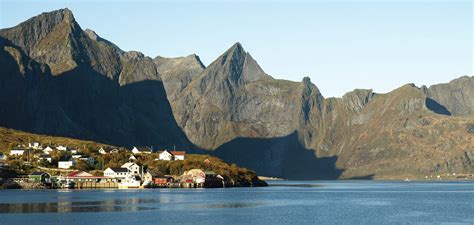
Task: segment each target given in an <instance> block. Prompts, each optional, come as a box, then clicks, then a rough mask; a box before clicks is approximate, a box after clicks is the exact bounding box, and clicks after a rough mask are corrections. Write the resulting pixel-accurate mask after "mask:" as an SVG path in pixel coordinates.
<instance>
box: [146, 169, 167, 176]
mask: <svg viewBox="0 0 474 225" xmlns="http://www.w3.org/2000/svg"><path fill="white" fill-rule="evenodd" d="M147 172H148V173H149V174H150V175H151V176H152V177H162V178H164V177H165V175H164V174H163V173H161V172H160V171H158V170H156V169H149V170H148V171H147Z"/></svg>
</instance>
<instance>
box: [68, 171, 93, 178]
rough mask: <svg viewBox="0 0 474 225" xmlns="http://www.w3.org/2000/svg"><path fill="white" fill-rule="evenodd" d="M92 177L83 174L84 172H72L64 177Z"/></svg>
mask: <svg viewBox="0 0 474 225" xmlns="http://www.w3.org/2000/svg"><path fill="white" fill-rule="evenodd" d="M93 176H94V175H92V174H90V173H88V172H84V171H74V172H72V173H70V174H68V175H66V177H93Z"/></svg>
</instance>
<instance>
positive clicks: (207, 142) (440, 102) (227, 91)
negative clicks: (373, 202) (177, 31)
mask: <svg viewBox="0 0 474 225" xmlns="http://www.w3.org/2000/svg"><path fill="white" fill-rule="evenodd" d="M0 59H1V61H0V71H2V73H1V75H0V76H1V81H0V103H1V104H0V126H4V127H9V128H15V129H20V130H23V131H29V132H34V133H39V134H47V135H55V136H68V137H74V138H81V139H88V140H94V141H98V142H102V143H108V144H113V145H118V146H127V147H130V146H132V145H151V146H154V147H156V148H160V147H172V146H173V145H176V146H177V147H178V148H185V149H191V151H199V152H202V151H205V152H206V153H209V154H212V155H215V156H218V157H219V158H222V159H224V160H226V161H229V162H235V163H237V164H239V165H241V166H245V167H248V168H251V169H253V170H255V171H256V172H257V173H258V174H262V175H266V176H275V177H283V178H290V179H337V178H369V179H370V178H374V179H400V178H403V179H404V178H405V177H413V178H422V177H424V176H427V175H435V174H439V173H453V172H455V173H458V174H462V173H466V174H472V173H474V138H473V136H474V113H473V99H474V96H473V94H474V92H473V87H474V85H473V82H474V78H473V77H468V76H465V77H461V78H459V79H456V80H454V81H451V82H450V83H447V84H438V85H433V86H431V87H425V86H423V87H420V88H419V87H416V86H415V85H413V84H407V85H404V86H402V87H400V88H397V89H395V90H393V91H391V92H389V93H385V94H381V93H374V92H373V91H372V90H365V89H356V90H354V91H351V92H349V93H346V94H345V95H344V96H342V97H341V98H324V96H323V95H322V94H321V92H320V91H319V89H318V88H317V86H316V85H315V84H313V83H312V82H311V80H310V79H309V78H303V79H302V81H301V82H293V81H286V80H279V79H274V78H273V77H272V76H271V75H269V74H267V73H265V71H264V70H263V69H262V68H261V67H260V66H259V65H258V63H257V61H256V60H255V59H254V58H253V56H251V55H250V53H248V52H246V51H245V50H244V48H243V46H242V45H241V44H240V43H236V44H234V45H233V46H231V47H230V48H229V49H228V50H227V51H225V52H224V53H223V54H222V55H220V56H219V57H218V58H217V59H216V60H214V61H213V62H212V63H211V64H210V65H209V66H207V67H206V66H204V64H203V63H202V62H201V61H200V59H199V57H198V56H197V55H195V54H192V55H189V56H186V57H178V58H165V57H161V56H158V57H155V58H150V57H148V56H145V55H144V54H142V53H140V52H136V51H129V52H126V51H123V50H121V49H120V48H119V47H118V46H116V45H114V44H113V43H111V42H109V41H107V40H105V39H103V38H101V37H100V36H99V35H97V34H96V33H95V32H94V31H92V30H88V29H86V30H83V29H82V28H81V27H80V26H79V24H78V23H77V22H76V20H75V18H74V16H73V14H72V12H71V11H70V10H68V9H62V10H57V11H53V12H49V13H43V14H41V15H38V16H36V17H33V18H31V19H29V20H27V21H25V22H23V23H20V24H19V25H17V26H15V27H12V28H7V29H2V30H0Z"/></svg>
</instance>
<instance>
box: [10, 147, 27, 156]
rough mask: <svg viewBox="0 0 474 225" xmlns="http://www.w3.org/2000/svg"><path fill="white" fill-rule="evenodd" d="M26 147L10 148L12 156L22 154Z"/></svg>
mask: <svg viewBox="0 0 474 225" xmlns="http://www.w3.org/2000/svg"><path fill="white" fill-rule="evenodd" d="M25 151H26V150H25V149H21V148H13V149H11V150H10V155H12V156H22V155H23V153H25Z"/></svg>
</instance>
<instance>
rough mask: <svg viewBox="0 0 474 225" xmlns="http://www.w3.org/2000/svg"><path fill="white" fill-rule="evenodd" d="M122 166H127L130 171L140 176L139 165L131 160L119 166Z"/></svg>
mask: <svg viewBox="0 0 474 225" xmlns="http://www.w3.org/2000/svg"><path fill="white" fill-rule="evenodd" d="M121 167H122V168H127V169H128V170H130V173H131V174H133V175H136V176H140V166H139V165H137V164H136V163H133V162H128V163H125V164H123V165H122V166H121Z"/></svg>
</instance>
